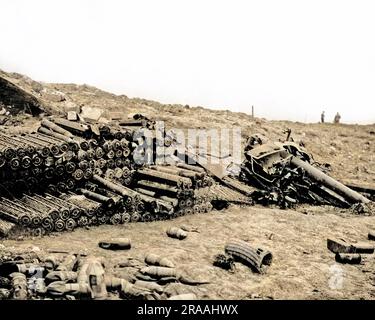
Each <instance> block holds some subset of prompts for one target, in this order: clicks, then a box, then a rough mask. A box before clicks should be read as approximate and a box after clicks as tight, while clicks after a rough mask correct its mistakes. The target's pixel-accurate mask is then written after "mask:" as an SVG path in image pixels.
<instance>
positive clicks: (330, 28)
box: [0, 0, 375, 123]
mask: <svg viewBox="0 0 375 320" xmlns="http://www.w3.org/2000/svg"><path fill="white" fill-rule="evenodd" d="M374 17H375V2H374V1H371V0H370V1H361V0H359V1H343V0H337V1H333V0H325V1H320V0H315V1H302V0H299V1H288V0H283V1H277V0H275V1H267V0H263V1H236V0H232V1H218V0H213V1H207V0H206V1H205V0H200V1H196V0H186V1H179V0H157V1H156V0H154V1H152V0H150V1H146V0H137V1H135V0H134V1H120V0H118V1H116V0H105V1H104V0H103V1H95V0H87V1H85V0H81V1H80V0H63V1H57V0H55V1H51V0H33V1H30V0H24V1H22V0H12V1H5V0H0V46H1V47H0V68H1V69H4V70H6V71H15V72H20V73H24V74H26V75H28V76H30V77H32V78H34V79H36V80H40V81H46V82H70V83H72V82H74V83H87V84H91V85H94V86H97V87H100V88H102V89H105V90H108V91H112V92H114V93H118V94H120V93H121V94H126V95H127V96H129V97H136V96H138V97H142V98H148V99H153V100H158V101H161V102H165V103H182V104H190V105H192V106H196V105H201V106H207V107H212V108H215V109H216V108H217V109H230V110H233V111H244V112H249V113H250V112H251V105H254V106H255V112H256V115H257V116H261V117H266V118H269V119H290V120H298V121H309V122H310V121H311V122H317V121H318V120H319V118H320V113H321V111H322V110H323V109H324V110H325V111H326V115H327V120H330V121H331V120H332V118H333V116H334V114H335V113H336V112H337V111H339V112H340V113H341V115H342V120H343V121H344V122H359V123H375V18H374Z"/></svg>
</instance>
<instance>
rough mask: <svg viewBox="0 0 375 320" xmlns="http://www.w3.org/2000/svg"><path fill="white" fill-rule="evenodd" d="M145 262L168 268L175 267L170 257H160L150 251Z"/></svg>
mask: <svg viewBox="0 0 375 320" xmlns="http://www.w3.org/2000/svg"><path fill="white" fill-rule="evenodd" d="M145 262H146V263H147V264H148V265H152V266H160V267H167V268H174V267H175V266H174V264H173V262H172V261H170V260H169V259H168V258H165V257H160V256H158V255H156V254H153V253H149V254H148V255H146V257H145Z"/></svg>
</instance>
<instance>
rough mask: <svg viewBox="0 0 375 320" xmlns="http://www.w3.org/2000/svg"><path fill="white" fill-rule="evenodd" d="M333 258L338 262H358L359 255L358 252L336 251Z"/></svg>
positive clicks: (359, 261) (359, 260)
mask: <svg viewBox="0 0 375 320" xmlns="http://www.w3.org/2000/svg"><path fill="white" fill-rule="evenodd" d="M335 260H336V261H337V262H340V263H348V264H360V263H361V255H360V254H359V253H339V252H338V253H336V255H335Z"/></svg>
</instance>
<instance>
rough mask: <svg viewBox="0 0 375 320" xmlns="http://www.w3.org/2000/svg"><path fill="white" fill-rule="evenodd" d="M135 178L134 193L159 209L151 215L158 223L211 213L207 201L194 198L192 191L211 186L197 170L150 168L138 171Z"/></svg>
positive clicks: (179, 166) (200, 171)
mask: <svg viewBox="0 0 375 320" xmlns="http://www.w3.org/2000/svg"><path fill="white" fill-rule="evenodd" d="M137 178H138V181H137V186H136V188H135V190H136V191H138V192H139V193H142V194H144V195H145V196H146V197H149V198H151V199H153V201H154V202H156V203H157V204H158V205H159V206H158V207H157V209H158V210H155V212H154V215H157V216H158V218H160V219H162V218H163V217H174V216H178V215H185V214H192V213H203V212H208V211H210V210H211V209H212V206H211V204H210V203H209V201H207V200H208V198H207V200H205V199H204V198H203V197H202V198H198V197H196V196H195V192H194V190H197V189H200V188H203V187H210V186H211V185H212V184H213V181H212V179H211V178H210V177H209V176H208V175H207V174H206V172H205V170H204V169H202V168H200V167H197V166H190V165H185V164H178V165H176V166H171V165H170V166H151V167H149V168H142V169H139V170H138V171H137Z"/></svg>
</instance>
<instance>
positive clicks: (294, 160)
mask: <svg viewBox="0 0 375 320" xmlns="http://www.w3.org/2000/svg"><path fill="white" fill-rule="evenodd" d="M245 158H246V160H245V161H244V162H243V163H242V165H241V173H240V180H242V181H244V182H246V183H247V184H250V185H252V186H254V187H256V188H258V191H255V192H254V194H253V198H254V199H255V200H256V201H257V202H260V203H263V204H271V203H275V204H278V205H279V206H281V207H283V208H288V207H292V206H294V205H295V204H297V203H310V204H318V205H324V204H327V205H334V206H338V207H343V208H348V207H350V206H351V205H353V204H356V203H361V204H367V203H369V202H370V200H369V199H367V198H366V197H364V196H363V195H362V194H360V193H359V192H357V191H354V190H352V189H350V188H349V187H347V186H345V185H344V184H342V183H340V182H339V181H337V180H335V179H333V178H331V177H330V176H328V175H327V174H326V173H324V172H323V171H322V170H321V169H320V168H319V167H318V165H317V164H316V163H315V162H314V161H313V157H312V155H310V154H309V153H308V152H307V151H306V150H305V148H304V147H303V146H301V145H298V144H297V143H295V142H292V141H285V142H279V141H276V142H269V141H268V140H267V139H266V138H265V137H263V136H262V135H258V134H257V135H253V136H251V137H250V138H249V139H248V141H247V144H246V147H245Z"/></svg>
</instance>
